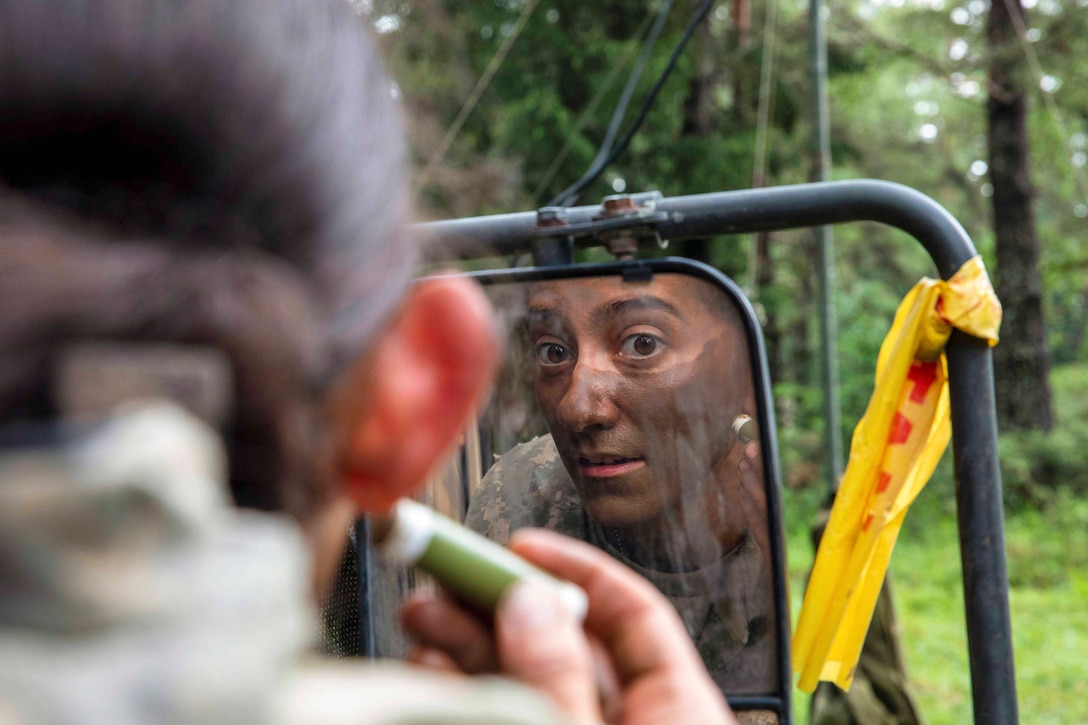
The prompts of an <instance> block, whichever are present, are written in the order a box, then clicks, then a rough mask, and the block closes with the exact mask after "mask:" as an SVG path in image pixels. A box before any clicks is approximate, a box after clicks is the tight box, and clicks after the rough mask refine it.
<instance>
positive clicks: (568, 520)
mask: <svg viewBox="0 0 1088 725" xmlns="http://www.w3.org/2000/svg"><path fill="white" fill-rule="evenodd" d="M465 524H466V525H467V526H468V527H469V528H472V529H474V530H476V531H479V532H481V533H483V534H484V535H485V536H487V537H488V538H490V539H493V540H495V541H498V542H500V543H506V541H507V540H508V539H509V537H510V534H511V532H513V531H516V530H517V529H520V528H523V527H529V526H532V527H541V528H546V529H551V530H553V531H558V532H560V533H562V534H566V535H567V536H571V537H573V538H576V539H580V540H582V541H587V542H589V543H591V544H593V545H595V546H597V547H598V548H600V549H603V550H605V551H607V552H608V553H609V554H611V555H612V556H613V557H615V558H616V559H619V560H620V561H622V562H624V563H625V564H626V565H627V566H628V567H630V568H631V569H633V570H635V571H636V572H638V573H639V574H641V575H642V576H644V577H645V578H647V579H649V580H650V582H652V583H653V584H654V585H655V586H656V587H657V588H658V589H659V590H660V591H661V592H662V593H664V594H665V596H666V597H668V599H669V600H670V601H671V602H672V603H673V605H674V606H675V607H676V609H677V611H678V612H679V614H680V617H681V619H682V620H683V621H684V625H685V626H686V627H687V630H688V633H689V634H690V635H691V636H692V639H693V640H694V642H695V644H696V647H697V648H698V650H699V652H700V654H701V655H702V656H703V660H704V662H705V663H706V665H707V669H708V671H709V672H710V673H711V676H712V677H713V678H714V680H715V682H717V684H718V685H719V687H721V688H722V690H723V691H724V692H726V693H730V694H734V693H735V694H741V693H744V694H759V693H767V692H773V691H774V689H775V645H774V639H773V634H772V633H773V628H772V626H771V622H772V620H771V616H772V614H771V611H772V609H771V596H770V592H771V589H770V586H771V585H770V579H769V577H768V574H767V572H766V571H765V570H764V566H763V563H762V562H763V556H762V554H761V552H760V550H759V547H758V545H757V544H756V542H755V539H754V538H753V537H752V535H751V534H749V535H748V536H747V537H746V538H745V540H744V541H743V543H742V544H741V545H740V546H739V547H738V548H737V549H735V550H734V551H732V552H730V553H729V554H727V555H726V556H724V557H723V558H721V559H720V560H719V561H717V562H715V563H714V564H713V565H711V566H709V567H706V568H704V569H701V570H698V571H693V572H663V571H656V570H650V569H646V568H644V567H641V566H639V565H638V564H636V563H635V562H633V561H631V560H629V559H627V558H626V557H625V556H624V555H623V553H622V552H620V551H618V550H617V549H616V548H615V547H614V546H613V545H612V544H611V542H610V541H609V539H608V537H607V536H606V535H605V532H604V531H603V529H602V528H601V527H600V526H599V525H598V524H597V523H596V522H594V521H593V520H592V519H590V518H589V516H588V515H587V514H586V512H585V509H584V508H583V507H582V503H581V499H580V498H579V496H578V492H577V490H576V489H575V487H574V482H573V481H572V480H571V478H570V475H569V474H568V473H567V471H566V469H565V468H564V466H563V462H562V460H561V459H560V457H559V453H558V451H557V450H556V447H555V443H554V442H553V441H552V438H551V436H548V435H545V436H540V437H538V438H534V439H533V440H531V441H528V442H527V443H523V444H521V445H519V446H516V447H515V448H513V449H512V450H511V451H509V452H508V453H506V454H505V455H504V456H503V457H502V458H501V459H500V460H499V461H498V462H497V463H496V464H495V465H494V466H493V467H492V469H491V470H490V471H488V473H487V475H486V476H485V477H484V479H483V481H482V483H481V484H480V487H479V488H478V490H477V491H476V493H475V494H474V495H473V497H472V500H471V501H470V502H469V508H468V515H467V517H466V520H465Z"/></svg>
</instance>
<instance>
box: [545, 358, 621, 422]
mask: <svg viewBox="0 0 1088 725" xmlns="http://www.w3.org/2000/svg"><path fill="white" fill-rule="evenodd" d="M617 382H618V381H617V379H616V374H615V373H614V372H612V371H610V370H608V369H607V368H606V367H604V366H601V365H599V364H595V362H594V361H593V360H592V359H587V358H579V359H578V362H577V363H576V364H575V366H574V371H573V372H572V373H571V378H570V385H569V386H567V389H566V391H564V393H563V397H562V398H561V399H560V400H559V405H558V407H557V408H556V417H557V418H558V419H559V423H560V424H561V425H562V426H563V427H564V428H566V429H567V430H569V431H572V432H574V433H586V432H592V431H593V430H594V429H599V430H607V429H609V428H611V427H612V426H614V425H615V424H616V420H617V418H618V416H619V409H618V407H617V405H616V393H617Z"/></svg>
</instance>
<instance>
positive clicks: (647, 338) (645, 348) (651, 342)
mask: <svg viewBox="0 0 1088 725" xmlns="http://www.w3.org/2000/svg"><path fill="white" fill-rule="evenodd" d="M660 347H661V341H660V340H658V339H657V338H656V337H654V336H653V335H645V334H643V335H631V336H630V337H628V338H626V339H624V341H623V342H622V343H621V344H620V354H621V355H626V356H628V357H650V356H651V355H653V354H654V353H656V352H657V351H658V350H659V349H660Z"/></svg>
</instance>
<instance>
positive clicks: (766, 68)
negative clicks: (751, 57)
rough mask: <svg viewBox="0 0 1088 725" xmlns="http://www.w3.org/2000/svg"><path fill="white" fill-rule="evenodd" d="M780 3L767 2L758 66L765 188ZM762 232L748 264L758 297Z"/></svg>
mask: <svg viewBox="0 0 1088 725" xmlns="http://www.w3.org/2000/svg"><path fill="white" fill-rule="evenodd" d="M777 10H778V3H777V2H775V1H774V0H769V1H768V2H767V9H766V11H765V13H766V14H765V16H764V20H763V62H762V63H761V64H760V69H759V109H758V111H757V112H756V144H755V146H756V148H755V158H754V159H753V161H752V187H753V188H756V189H758V188H762V187H764V186H766V185H767V179H766V169H767V137H768V135H769V130H770V118H771V108H772V106H773V102H774V97H773V96H772V95H771V83H772V80H773V73H774V52H775V31H776V30H777V25H778V22H777V21H778V12H777ZM761 234H766V232H759V233H758V234H755V235H753V236H752V243H751V244H750V245H749V248H748V267H747V270H746V273H745V290H746V291H747V292H748V294H749V295H750V296H752V297H755V295H756V293H757V292H758V290H759V239H760V235H761Z"/></svg>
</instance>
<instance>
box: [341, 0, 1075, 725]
mask: <svg viewBox="0 0 1088 725" xmlns="http://www.w3.org/2000/svg"><path fill="white" fill-rule="evenodd" d="M353 2H354V3H355V5H356V7H357V8H358V9H359V11H360V12H361V13H362V14H363V15H364V16H365V17H367V18H368V19H369V20H370V21H371V22H372V23H373V25H374V28H375V30H376V32H377V33H378V36H379V39H380V42H381V44H382V48H383V51H384V54H385V57H386V62H387V64H388V65H389V68H390V72H391V74H392V76H393V78H394V79H395V85H394V87H393V88H392V89H391V92H392V93H394V95H395V96H396V97H397V98H398V99H399V100H400V102H401V103H402V105H403V108H404V111H405V118H406V119H407V120H408V124H409V133H410V139H411V143H412V152H413V162H414V167H415V171H414V173H415V186H416V191H417V193H418V200H419V205H420V209H421V213H422V214H424V215H425V216H426V217H428V218H435V219H439V218H453V217H463V216H476V215H481V214H490V213H503V212H511V211H524V210H531V209H535V208H538V207H540V206H542V205H545V204H547V203H549V201H550V200H551V199H552V198H553V197H554V196H555V195H556V194H558V193H559V192H560V191H562V190H563V189H565V188H566V187H567V186H568V185H570V184H571V183H572V182H574V181H575V180H577V179H578V178H579V177H581V176H582V174H583V173H584V172H585V171H586V169H587V168H589V166H590V164H591V162H592V160H593V158H594V156H595V154H596V153H597V150H598V148H599V146H600V144H601V143H602V140H603V139H604V138H605V136H606V134H607V129H608V125H609V121H610V117H611V115H612V112H613V109H614V108H615V107H616V106H617V103H618V100H619V97H620V95H621V92H622V90H623V87H624V84H625V82H626V81H627V77H628V73H629V72H630V69H631V67H632V66H633V65H634V64H635V62H636V58H637V57H638V55H639V52H640V50H641V48H642V44H643V40H644V39H645V37H646V35H647V33H648V32H649V31H650V28H651V24H652V21H653V18H654V16H655V15H656V13H657V11H658V10H659V8H660V5H659V4H658V3H655V2H646V1H645V0H643V1H641V2H637V1H635V0H608V1H601V2H591V3H587V2H578V1H576V0H487V1H481V2H473V3H456V2H442V0H353ZM996 2H997V3H1000V5H997V7H998V10H1001V11H1010V10H1011V12H1005V13H1004V18H1003V19H1002V18H996V19H995V16H994V12H993V8H991V4H990V2H988V0H842V1H840V2H835V3H832V4H831V5H830V7H829V10H828V12H827V15H826V23H827V25H826V27H827V39H828V48H827V57H828V95H829V100H830V140H831V159H832V163H831V166H830V168H829V169H828V172H827V173H828V178H831V179H852V178H878V179H886V180H889V181H895V182H898V183H902V184H906V185H908V186H911V187H914V188H916V189H919V190H920V191H922V192H923V193H925V194H927V195H929V196H931V197H933V198H934V199H935V200H936V201H938V202H939V203H940V204H941V205H943V206H944V207H945V208H947V209H948V210H949V211H950V212H951V213H952V214H953V216H955V217H956V218H957V219H958V220H959V221H960V222H961V223H962V224H963V226H964V227H965V229H966V230H967V232H968V234H969V235H970V236H971V238H972V239H973V240H974V242H975V244H976V246H977V247H978V248H979V250H980V252H981V254H982V256H983V259H984V261H985V262H986V265H987V268H988V269H989V270H990V271H991V274H992V276H994V278H995V282H996V284H997V287H998V291H999V293H1000V294H1001V296H1002V299H1003V302H1004V303H1005V307H1006V312H1005V314H1006V325H1005V327H1003V329H1002V343H1001V345H1000V346H999V348H998V353H999V354H998V355H997V362H996V366H995V375H996V377H997V381H998V394H999V398H998V405H999V408H1000V409H1001V421H1000V423H1001V424H1000V430H1001V441H1000V447H1001V458H1002V473H1003V479H1004V486H1005V501H1006V516H1007V526H1008V534H1007V540H1008V548H1009V557H1010V561H1009V569H1010V581H1011V592H1010V600H1011V605H1012V613H1013V626H1014V646H1015V650H1016V660H1017V681H1018V690H1019V696H1020V707H1021V717H1022V719H1023V720H1024V721H1025V722H1054V723H1066V722H1068V723H1082V722H1088V663H1086V662H1085V661H1084V660H1085V658H1083V656H1082V655H1081V653H1082V652H1084V651H1086V650H1088V395H1086V394H1088V345H1086V344H1085V333H1086V331H1088V235H1086V226H1088V225H1086V220H1088V0H996ZM697 5H699V3H697V2H695V1H694V0H678V1H677V2H675V3H673V7H672V10H671V12H670V14H669V16H668V19H667V21H665V25H664V26H663V27H662V30H661V34H660V38H659V39H658V41H657V43H656V45H655V47H654V48H653V50H652V52H651V53H650V55H649V56H648V61H647V64H646V68H645V71H644V73H643V76H642V80H641V81H640V83H639V85H638V86H637V87H636V89H635V92H634V95H633V98H632V103H631V109H632V110H631V111H629V113H628V114H627V116H628V117H627V118H626V119H625V121H624V124H623V125H621V127H620V128H621V130H622V129H626V128H628V127H629V126H630V123H631V116H633V115H634V111H635V109H637V108H638V106H639V104H640V103H641V101H642V99H643V98H644V97H645V96H646V94H647V92H648V90H649V87H650V85H651V84H652V83H653V80H654V79H656V78H657V77H658V75H659V74H660V73H661V72H662V70H663V69H664V67H665V64H666V61H667V58H668V56H669V54H670V52H671V51H672V49H673V48H674V47H675V46H676V45H677V44H678V42H679V41H680V38H681V35H682V33H683V30H684V27H685V25H686V23H687V22H688V20H689V19H690V17H691V15H692V13H694V12H695V9H696V7H697ZM998 21H1000V22H1003V23H1004V24H1005V26H1006V27H1005V29H1004V30H1005V37H1004V41H1005V42H1004V45H1003V46H999V45H997V44H995V37H996V38H998V39H1000V38H1001V34H1000V31H1001V30H1002V28H1001V27H998V28H997V33H998V34H997V35H996V36H995V27H994V26H995V22H998ZM808 25H809V17H808V3H807V2H804V1H802V0H784V1H779V2H777V3H768V2H766V0H724V1H721V2H716V3H714V5H713V6H712V8H711V10H710V12H709V15H708V17H707V19H706V21H705V22H703V23H702V24H700V25H699V26H698V28H697V30H696V32H695V35H694V36H693V38H692V40H691V42H690V44H689V45H688V47H687V48H686V49H685V50H684V52H683V54H682V55H680V56H679V59H678V62H677V64H676V67H675V69H674V70H673V72H672V73H671V75H670V76H669V79H668V81H667V82H666V84H665V85H664V87H663V89H662V91H661V93H660V95H659V97H658V99H657V101H656V103H655V104H654V105H653V106H652V107H651V109H650V111H649V113H648V114H647V115H646V118H645V122H644V123H643V125H642V126H641V128H640V129H639V131H638V133H636V134H635V135H634V136H633V138H632V140H631V143H630V146H629V147H628V148H627V150H626V151H625V152H624V153H623V154H622V155H621V156H619V158H617V159H616V161H615V162H614V163H612V164H611V165H610V166H609V167H608V168H607V170H606V171H605V172H604V173H603V174H602V175H601V177H600V178H599V179H598V180H597V181H595V182H594V183H592V184H590V185H589V186H587V187H586V189H585V190H584V191H583V192H582V194H581V202H580V203H597V202H599V201H600V199H601V198H603V197H604V196H606V195H609V194H614V193H619V192H633V191H644V190H650V189H655V190H659V191H661V192H662V193H664V194H665V195H666V196H676V195H681V194H693V193H703V192H710V191H724V190H732V189H743V188H750V187H753V186H774V185H782V184H793V183H801V182H805V181H808V180H810V179H811V178H813V177H812V175H813V173H814V171H813V169H814V164H813V161H812V158H813V143H812V138H813V131H812V128H813V116H812V113H811V109H812V105H813V104H812V102H811V98H812V79H811V61H810V49H809V27H808ZM1002 104H1004V106H1006V107H1008V108H1013V109H1014V110H1015V107H1016V106H1017V104H1020V107H1021V108H1022V111H1023V114H1024V115H1023V122H1022V136H1023V150H1024V152H1025V156H1024V157H1023V158H1022V159H1021V162H1022V163H1023V164H1024V165H1023V167H1022V168H1020V167H1017V168H1012V169H1011V170H1010V168H1009V165H1008V162H1007V161H1003V160H1001V159H998V158H995V154H996V153H998V151H999V150H1000V149H998V150H995V145H994V140H993V133H994V131H993V128H994V124H995V121H994V118H995V108H996V109H997V110H998V111H999V110H1000V107H1001V106H1002ZM1015 123H1016V122H1015V121H1014V122H1013V126H1015ZM988 134H989V135H988ZM1010 180H1011V183H1012V185H1013V187H1015V188H1014V189H1013V197H1012V200H1011V201H1010V200H1009V199H1010V197H1009V196H1008V195H1007V194H1006V193H1005V192H1004V190H1005V189H1007V188H1010V187H1009V183H1010ZM995 187H996V197H995ZM1017 191H1019V192H1021V193H1020V196H1021V197H1025V198H1026V202H1027V203H1028V204H1029V207H1028V208H1027V211H1026V212H1022V211H1021V210H1020V209H1019V208H1016V209H1015V211H1014V213H1013V214H1012V217H1013V218H1012V219H1011V220H1010V219H1008V218H1007V216H1008V215H1007V214H1006V218H1005V219H1003V217H1002V212H1003V211H1004V212H1008V211H1009V210H1010V209H1013V203H1014V202H1016V203H1019V202H1020V201H1024V199H1019V200H1018V199H1017V198H1016V192H1017ZM995 200H996V201H997V202H998V203H996V204H995V203H994V202H995ZM832 234H833V246H834V256H835V260H836V264H835V277H834V280H833V302H834V308H835V311H836V314H837V319H838V337H837V344H838V360H839V375H840V382H841V384H840V394H841V405H842V430H841V431H840V435H841V436H842V439H843V441H844V442H846V443H848V442H849V436H850V433H851V431H852V429H853V426H854V425H855V424H856V423H857V421H858V419H859V417H860V416H861V414H862V413H863V412H864V409H865V405H866V403H867V402H868V398H869V395H870V393H871V391H872V379H873V369H874V365H875V360H876V353H877V350H878V348H879V345H880V342H881V340H882V339H883V336H884V334H885V333H886V331H887V329H888V326H889V325H890V322H891V319H892V315H893V313H894V310H895V307H896V306H897V304H898V302H899V300H900V299H901V298H902V296H903V295H904V294H905V293H906V292H907V290H908V289H909V288H910V287H911V285H913V284H914V283H915V282H916V281H917V280H918V279H919V278H920V277H922V276H925V275H928V276H936V273H935V270H934V269H933V265H932V262H931V261H930V260H929V258H928V255H927V254H926V253H925V252H924V250H922V248H921V247H920V246H919V245H918V244H917V243H915V242H914V241H913V240H912V239H910V238H909V237H907V236H906V235H904V234H902V233H901V232H898V231H896V230H893V229H890V228H888V227H884V226H881V225H875V224H851V225H842V226H838V227H835V228H834V229H833V232H832ZM1010 240H1011V241H1010ZM1010 244H1012V245H1014V246H1015V249H1013V251H1012V252H1010V251H1009V245H1010ZM815 245H816V242H815V238H814V235H813V233H812V232H811V231H810V230H799V231H789V232H776V233H773V234H771V235H767V236H764V237H763V238H758V237H755V236H753V235H744V236H735V237H727V238H721V239H718V240H698V241H693V242H688V243H681V244H677V245H674V246H673V247H672V248H671V249H670V250H669V251H670V253H673V254H681V255H686V256H692V257H695V258H699V259H703V260H705V261H708V262H710V263H712V264H713V265H715V266H717V267H719V268H720V269H722V270H723V271H725V272H726V273H727V274H729V275H730V276H732V277H733V278H734V279H735V280H737V281H738V283H740V284H741V285H742V286H743V287H744V289H745V291H746V293H747V294H748V295H749V297H750V299H751V300H752V301H753V303H754V304H755V306H756V307H757V310H758V311H759V313H760V315H761V318H762V321H763V323H764V333H765V336H766V340H767V348H768V357H769V364H770V367H771V378H772V381H773V382H774V393H775V405H776V414H777V423H778V428H779V431H778V432H779V437H780V448H781V452H782V466H783V472H784V476H785V479H786V480H785V483H786V489H787V490H786V513H787V529H788V532H789V537H790V541H789V553H790V567H791V575H792V578H793V590H794V596H795V598H797V597H799V596H800V592H801V590H802V584H803V576H804V572H805V571H806V570H807V568H808V566H810V565H811V560H812V550H811V547H810V545H809V544H808V527H809V524H810V523H811V520H812V517H813V516H814V514H815V511H816V509H817V508H818V506H819V505H820V504H821V502H822V500H823V498H825V496H826V491H827V485H828V484H827V482H826V480H825V476H824V473H823V471H824V467H825V460H824V458H825V454H824V446H823V437H824V415H823V410H822V408H821V400H822V392H821V381H820V378H819V370H820V366H819V353H818V345H819V340H818V334H819V333H818V331H819V324H818V320H817V317H816V311H817V280H816V278H815V271H816V265H814V264H813V260H814V259H815V258H816V251H815V250H816V246H815ZM1002 245H1005V246H1004V247H1003V246H1002ZM1025 250H1026V252H1025ZM1017 255H1019V256H1017ZM1002 263H1003V265H1004V269H1003V268H1002V266H1003V265H1002ZM1032 315H1037V316H1038V319H1037V320H1036V323H1035V329H1034V330H1033V328H1032V323H1031V320H1030V318H1031V316H1032ZM1010 335H1011V336H1012V337H1011V338H1010ZM1025 365H1027V366H1028V367H1025ZM1032 365H1034V366H1035V367H1031V366H1032ZM1025 391H1026V392H1025ZM1024 395H1026V397H1021V396H1024ZM1032 396H1034V397H1032ZM949 458H951V454H948V455H946V461H945V462H944V463H943V464H942V466H941V468H939V469H938V472H937V474H936V475H935V477H934V480H933V482H932V483H931V484H930V486H929V488H927V490H926V491H925V492H923V494H922V497H921V499H920V500H919V502H918V503H917V504H916V505H915V507H914V510H913V511H912V512H911V514H910V515H909V516H908V518H907V523H906V526H905V527H904V531H903V534H902V536H901V539H900V544H899V547H898V548H897V551H896V556H895V557H894V558H893V563H892V571H893V578H894V579H895V583H896V597H897V601H898V604H899V608H900V617H901V620H902V621H901V627H902V630H903V640H904V645H905V648H906V655H907V666H908V669H909V671H910V674H911V678H912V680H913V682H914V683H915V687H916V692H917V695H918V698H919V701H920V703H921V707H922V711H923V714H924V715H925V717H926V719H927V721H929V722H931V723H945V722H948V723H961V722H967V721H969V720H970V686H969V676H968V669H967V662H966V638H965V633H964V625H963V606H962V591H961V588H962V587H961V585H960V583H959V582H960V570H959V561H958V557H956V556H954V555H953V551H954V550H955V548H956V547H957V538H956V532H955V515H954V506H955V503H954V483H953V482H952V480H951V479H952V476H951V467H950V465H949V461H948V460H947V459H949ZM950 603H954V606H950ZM804 707H805V701H804V698H803V697H798V703H797V709H798V711H799V712H801V711H803V710H804ZM800 721H802V722H803V721H804V720H803V719H801V720H800Z"/></svg>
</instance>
